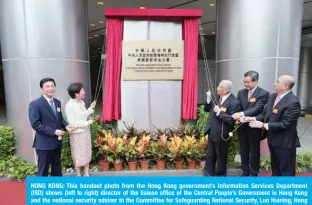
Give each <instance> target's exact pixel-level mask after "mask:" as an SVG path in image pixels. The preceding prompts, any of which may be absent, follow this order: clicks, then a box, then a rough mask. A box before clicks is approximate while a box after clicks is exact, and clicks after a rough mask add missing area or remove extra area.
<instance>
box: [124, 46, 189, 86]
mask: <svg viewBox="0 0 312 205" xmlns="http://www.w3.org/2000/svg"><path fill="white" fill-rule="evenodd" d="M183 63H184V43H183V41H123V53H122V69H123V70H122V76H123V80H182V79H183Z"/></svg>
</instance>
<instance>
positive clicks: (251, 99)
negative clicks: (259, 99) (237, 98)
mask: <svg viewBox="0 0 312 205" xmlns="http://www.w3.org/2000/svg"><path fill="white" fill-rule="evenodd" d="M259 92H260V88H259V87H257V88H256V89H255V91H254V92H253V93H252V94H251V96H250V98H249V100H248V107H249V106H250V105H252V104H254V103H255V100H256V96H257V95H258V94H259ZM250 101H254V102H250Z"/></svg>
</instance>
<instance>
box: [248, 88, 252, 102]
mask: <svg viewBox="0 0 312 205" xmlns="http://www.w3.org/2000/svg"><path fill="white" fill-rule="evenodd" d="M251 95H252V91H251V90H250V91H249V92H248V101H249V99H250V97H251Z"/></svg>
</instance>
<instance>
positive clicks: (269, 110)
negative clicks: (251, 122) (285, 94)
mask: <svg viewBox="0 0 312 205" xmlns="http://www.w3.org/2000/svg"><path fill="white" fill-rule="evenodd" d="M276 96H277V94H276V93H275V94H274V97H272V100H271V101H268V103H267V107H266V114H265V118H264V122H267V121H268V119H269V117H270V115H271V114H272V112H273V105H274V102H275V99H276Z"/></svg>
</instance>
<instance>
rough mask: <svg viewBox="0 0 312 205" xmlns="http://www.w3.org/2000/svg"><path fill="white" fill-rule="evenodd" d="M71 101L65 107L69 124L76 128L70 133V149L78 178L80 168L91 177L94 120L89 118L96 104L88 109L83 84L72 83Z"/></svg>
mask: <svg viewBox="0 0 312 205" xmlns="http://www.w3.org/2000/svg"><path fill="white" fill-rule="evenodd" d="M68 94H69V96H70V97H71V99H70V100H69V101H68V103H67V104H66V107H65V114H66V117H67V120H68V123H69V124H70V125H72V126H74V127H75V129H74V130H73V131H72V132H70V133H69V135H70V148H71V153H72V159H73V163H74V166H75V169H76V173H77V176H81V174H80V168H81V167H84V176H89V163H90V161H91V155H92V145H91V133H90V125H91V124H92V123H93V120H88V117H89V116H90V115H91V114H92V113H93V112H94V108H95V102H93V103H92V104H91V106H90V107H89V108H88V109H86V107H85V103H84V102H83V99H84V97H85V91H84V89H83V85H82V84H81V83H72V84H70V85H69V86H68Z"/></svg>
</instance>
